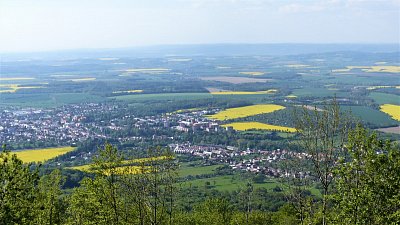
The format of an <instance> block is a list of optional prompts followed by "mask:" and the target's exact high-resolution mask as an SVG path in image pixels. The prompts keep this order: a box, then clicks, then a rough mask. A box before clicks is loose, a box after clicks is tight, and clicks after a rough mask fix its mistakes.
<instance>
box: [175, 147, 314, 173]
mask: <svg viewBox="0 0 400 225" xmlns="http://www.w3.org/2000/svg"><path fill="white" fill-rule="evenodd" d="M169 147H170V148H171V149H172V150H173V151H174V153H175V154H190V155H193V156H199V157H202V158H203V159H207V160H208V161H214V162H222V163H227V164H229V166H230V168H231V169H233V170H242V171H247V172H251V173H257V174H264V175H266V176H269V177H275V178H278V177H297V178H307V177H308V176H309V175H310V172H304V171H293V170H291V169H290V168H287V169H283V168H281V166H279V165H280V164H279V162H282V161H285V160H286V159H289V158H297V159H300V160H308V159H309V158H310V155H308V154H307V153H301V152H293V151H289V150H285V149H275V150H272V151H265V150H264V151H263V150H252V149H247V150H241V151H240V150H239V149H237V148H236V147H232V146H216V145H191V144H190V143H181V144H170V145H169Z"/></svg>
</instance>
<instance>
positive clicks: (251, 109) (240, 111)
mask: <svg viewBox="0 0 400 225" xmlns="http://www.w3.org/2000/svg"><path fill="white" fill-rule="evenodd" d="M284 108H285V107H283V106H281V105H274V104H263V105H251V106H244V107H238V108H229V109H226V110H224V111H221V112H219V113H216V114H214V115H210V116H208V117H209V118H211V119H216V120H229V119H237V118H243V117H248V116H254V115H258V114H263V113H271V112H274V111H277V110H281V109H284Z"/></svg>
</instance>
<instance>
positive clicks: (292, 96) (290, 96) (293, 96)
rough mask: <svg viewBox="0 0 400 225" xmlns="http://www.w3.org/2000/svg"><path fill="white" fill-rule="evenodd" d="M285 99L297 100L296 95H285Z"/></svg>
mask: <svg viewBox="0 0 400 225" xmlns="http://www.w3.org/2000/svg"><path fill="white" fill-rule="evenodd" d="M286 98H297V96H296V95H287V96H286Z"/></svg>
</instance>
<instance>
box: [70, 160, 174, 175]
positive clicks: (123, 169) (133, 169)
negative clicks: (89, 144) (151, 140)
mask: <svg viewBox="0 0 400 225" xmlns="http://www.w3.org/2000/svg"><path fill="white" fill-rule="evenodd" d="M164 159H167V157H166V156H159V157H150V158H140V159H132V160H123V161H122V162H121V166H120V167H118V168H116V170H117V174H128V173H129V174H137V173H141V172H142V167H141V166H132V165H130V164H134V163H136V164H140V163H146V162H149V161H152V160H153V161H158V160H164ZM144 168H145V169H146V168H147V169H148V168H150V167H149V166H144ZM69 169H74V170H79V171H83V172H94V171H92V170H91V169H95V168H92V164H87V165H83V166H74V167H69ZM106 175H107V172H106Z"/></svg>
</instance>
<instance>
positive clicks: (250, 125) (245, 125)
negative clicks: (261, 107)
mask: <svg viewBox="0 0 400 225" xmlns="http://www.w3.org/2000/svg"><path fill="white" fill-rule="evenodd" d="M222 126H223V127H233V129H234V130H238V131H246V130H251V129H256V130H269V131H280V132H289V133H292V132H296V129H295V128H292V127H284V126H276V125H271V124H265V123H259V122H236V123H228V124H224V125H222Z"/></svg>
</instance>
